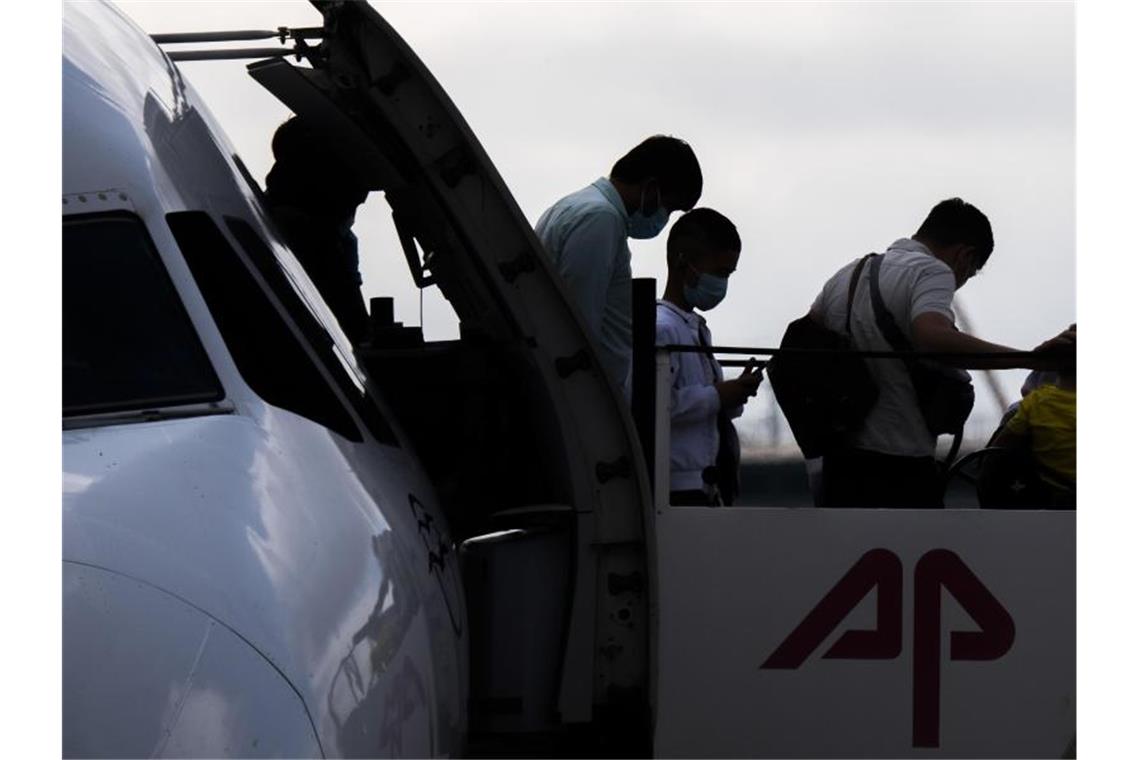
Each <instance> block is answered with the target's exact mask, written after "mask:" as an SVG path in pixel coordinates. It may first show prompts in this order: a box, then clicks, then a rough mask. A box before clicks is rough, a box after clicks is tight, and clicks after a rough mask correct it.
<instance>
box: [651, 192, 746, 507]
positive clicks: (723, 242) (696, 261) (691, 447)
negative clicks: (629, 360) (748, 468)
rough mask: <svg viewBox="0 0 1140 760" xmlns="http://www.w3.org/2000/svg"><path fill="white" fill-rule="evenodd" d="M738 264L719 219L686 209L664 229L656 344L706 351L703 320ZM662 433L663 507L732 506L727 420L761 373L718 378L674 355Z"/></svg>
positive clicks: (735, 459) (732, 434)
mask: <svg viewBox="0 0 1140 760" xmlns="http://www.w3.org/2000/svg"><path fill="white" fill-rule="evenodd" d="M739 259H740V235H739V234H737V232H736V227H735V226H734V225H733V224H732V222H730V221H729V220H728V219H727V218H726V217H725V216H723V215H722V214H719V213H717V212H716V211H713V210H712V209H708V208H697V209H693V210H692V211H690V212H689V213H687V214H685V215H684V216H682V217H681V218H680V219H678V220H677V223H676V224H674V225H673V229H672V230H670V231H669V241H668V243H667V260H668V264H669V277H668V279H667V280H666V282H665V294H664V297H663V298H662V299H661V300H660V301H658V302H657V345H659V346H666V345H686V346H696V345H704V346H711V345H712V344H713V343H712V336H711V335H710V334H709V330H708V327H707V326H706V325H705V320H704V317H702V316H700V315H699V314H695V313H694V312H693V309H700V310H701V311H708V310H709V309H712V308H714V307H715V306H716V305H717V304H719V303H720V302H721V300H723V298H724V296H725V293H726V292H727V291H728V278H729V276H730V275H731V274H732V273H733V272H734V271H735V270H736V263H737V261H738V260H739ZM669 372H670V374H671V376H672V390H671V395H670V403H669V410H670V418H671V424H670V428H669V429H670V433H669V491H670V494H669V503H670V504H672V505H674V506H719V505H721V504H731V503H732V500H733V497H734V495H735V494H734V492H733V485H734V484H735V483H736V482H737V469H738V468H739V465H740V462H739V445H738V443H737V441H736V431H735V429H734V428H733V426H732V422H731V420H732V419H733V418H736V417H739V416H740V415H741V413H742V412H743V411H744V404H745V402H747V401H748V398H749V397H750V396H754V395H756V389H757V387H758V386H759V385H760V381H761V379H762V376H761V374H760V371H759V370H751V369H748V370H745V372H744V373H743V374H742V375H741V376H740V377H738V378H735V379H733V380H725V379H724V373H723V371H722V370H721V366H720V363H719V362H717V360H716V358H715V357H713V356H712V355H711V354H700V353H680V352H673V353H672V354H670V356H669Z"/></svg>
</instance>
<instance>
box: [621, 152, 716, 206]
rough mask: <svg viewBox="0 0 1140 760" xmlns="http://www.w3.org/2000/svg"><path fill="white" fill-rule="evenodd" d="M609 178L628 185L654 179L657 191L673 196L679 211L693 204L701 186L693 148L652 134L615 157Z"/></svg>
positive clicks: (699, 195)
mask: <svg viewBox="0 0 1140 760" xmlns="http://www.w3.org/2000/svg"><path fill="white" fill-rule="evenodd" d="M610 177H611V178H612V179H618V180H621V181H622V182H631V183H638V182H643V181H645V180H647V179H656V180H657V181H658V182H659V183H661V192H662V193H665V194H667V195H671V196H674V197H676V198H677V200H678V201H679V202H680V204H681V208H682V209H691V208H692V207H693V206H695V205H697V201H698V200H699V199H700V197H701V189H702V187H703V185H704V178H703V177H702V176H701V165H700V164H699V163H698V162H697V156H696V154H695V153H693V149H692V148H690V147H689V144H688V143H687V142H685V141H684V140H681V139H678V138H676V137H668V136H666V135H654V136H653V137H650V138H648V139H646V140H645V141H643V142H642V143H641V144H640V145H638V146H637V147H636V148H634V149H633V150H631V151H630V152H629V153H626V154H625V155H624V156H622V157H621V158H619V159H618V161H617V163H616V164H614V168H613V169H611V170H610Z"/></svg>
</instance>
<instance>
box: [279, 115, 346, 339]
mask: <svg viewBox="0 0 1140 760" xmlns="http://www.w3.org/2000/svg"><path fill="white" fill-rule="evenodd" d="M272 147H273V158H274V161H275V162H274V164H273V168H272V169H270V171H269V174H268V176H267V177H266V179H265V186H266V188H265V197H266V202H267V205H268V207H269V212H270V214H271V215H272V217H273V221H274V223H275V224H276V225H277V227H278V229H279V230H280V232H281V234H282V236H283V237H284V238H285V242H286V243H287V244H288V245H289V247H290V248H291V249H292V251H293V253H294V255H296V257H297V260H298V261H299V262H300V263H301V266H303V267H304V268H305V272H306V273H307V274H308V275H309V278H310V279H311V280H312V281H313V284H314V285H315V286H316V288H317V290H318V291H320V294H321V297H322V298H323V299H324V301H325V303H326V304H328V306H329V308H330V309H332V312H333V315H334V316H336V318H337V321H338V322H339V323H340V326H341V329H342V330H344V333H345V335H347V336H348V338H349V339H350V340H351V341H352V342H353V343H359V342H361V341H362V340H364V339H365V338H366V337H367V333H368V311H367V309H366V307H365V305H364V297H363V296H362V295H361V292H360V286H361V283H362V279H361V277H360V259H359V255H358V253H357V243H356V235H354V234H353V232H352V224H353V222H354V221H355V218H356V209H357V207H358V206H359V205H360V204H361V203H363V202H364V200H365V198H367V197H368V190H367V189H366V188H364V187H363V186H362V185H361V183H360V181H359V180H357V179H356V178H355V177H354V176H353V173H352V171H351V170H350V169H349V168H348V167H346V166H345V165H344V164H343V163H342V162H341V161H340V159H338V158H337V157H336V156H335V155H334V154H333V152H332V151H331V150H329V149H328V148H327V147H326V146H325V145H324V144H323V143H322V142H321V140H320V138H319V137H317V136H316V135H314V134H313V133H312V132H311V131H310V130H309V129H307V128H306V127H305V125H304V124H302V123H301V121H300V120H299V119H298V118H297V117H295V116H294V117H292V118H290V119H289V120H288V121H286V122H285V123H283V124H282V125H281V126H280V127H278V128H277V131H276V132H275V133H274V135H273V146H272Z"/></svg>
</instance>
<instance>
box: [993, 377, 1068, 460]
mask: <svg viewBox="0 0 1140 760" xmlns="http://www.w3.org/2000/svg"><path fill="white" fill-rule="evenodd" d="M1005 427H1006V430H1008V431H1009V432H1011V433H1014V434H1016V435H1028V436H1029V445H1030V449H1031V450H1032V452H1033V458H1034V459H1035V460H1037V463H1038V464H1040V465H1041V466H1043V467H1045V468H1046V469H1048V470H1051V471H1052V472H1055V473H1057V474H1058V475H1062V476H1064V477H1065V478H1068V479H1069V480H1070V481H1072V482H1076V480H1077V392H1076V391H1070V390H1064V389H1062V388H1058V387H1057V386H1055V385H1043V386H1041V387H1040V388H1038V389H1037V390H1035V391H1033V392H1032V393H1030V394H1029V395H1028V396H1026V397H1025V398H1023V399H1022V400H1021V406H1019V407H1018V409H1017V413H1016V414H1014V415H1013V418H1012V419H1010V421H1009V422H1007V423H1006V425H1005Z"/></svg>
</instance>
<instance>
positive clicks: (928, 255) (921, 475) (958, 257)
mask: <svg viewBox="0 0 1140 760" xmlns="http://www.w3.org/2000/svg"><path fill="white" fill-rule="evenodd" d="M993 247H994V242H993V231H992V229H991V227H990V223H989V220H988V219H987V218H986V216H985V214H983V213H982V212H981V211H979V210H978V209H977V208H975V207H974V206H972V205H970V204H969V203H966V202H965V201H963V200H961V199H960V198H951V199H949V200H945V201H942V202H941V203H938V204H937V205H936V206H934V208H933V209H931V211H930V213H929V215H928V216H927V218H926V220H925V221H924V222H923V223H922V225H921V226H920V227H919V229H918V231H917V232H915V233H914V235H913V236H912V237H910V238H901V239H899V240H897V241H895V242H894V243H893V244H891V246H890V247H888V248H887V250H886V252H885V253H884V254H881V255H878V256H876V257H872V258H871V259H870V264H869V265H868V266H866V267H863V271H862V274H861V276H860V279H859V280H858V282H857V283H856V288H855V289H854V290H852V291H851V292H852V293H853V295H852V298H851V300H852V307H851V321H850V334H851V340H852V343H853V347H854V348H856V349H860V350H876V351H889V350H899V349H898V344H899V343H900V341H899V340H895V341H891V340H890V338H889V337H888V335H887V334H886V333H884V330H885V329H886V330H887V332H890V329H889V328H891V327H892V325H893V326H894V328H893V329H894V331H895V333H896V336H901V338H902V341H901V342H902V343H904V344H905V345H909V346H910V347H912V348H913V349H914V350H918V351H932V352H941V353H961V354H969V355H971V356H964V357H962V358H961V359H952V360H951V359H946V360H943V361H941V362H938V363H937V364H934V363H923V364H922V366H924V367H929V369H927V372H939V373H945V372H947V370H953V369H1013V368H1018V367H1024V368H1027V369H1054V368H1058V367H1060V366H1061V365H1062V364H1063V363H1065V362H1067V361H1075V355H1076V333H1075V331H1073V332H1070V331H1064V332H1062V333H1060V334H1059V335H1057V336H1056V337H1054V338H1052V339H1050V340H1048V341H1046V342H1044V343H1042V344H1041V345H1039V346H1038V347H1037V348H1036V349H1034V351H1033V352H1032V353H1033V356H1032V357H1031V358H1029V359H1018V358H1011V357H993V358H990V357H986V356H978V355H979V354H981V355H984V354H994V353H1005V352H1011V351H1013V349H1011V348H1007V347H1005V346H1001V345H998V344H995V343H990V342H987V341H984V340H981V339H979V338H975V337H973V336H971V335H967V334H965V333H962V332H959V331H958V329H957V328H956V327H955V326H954V313H953V311H952V310H951V308H950V306H951V301H952V300H953V297H954V292H955V291H956V290H957V289H958V288H961V287H962V286H963V285H965V284H966V282H967V281H969V280H970V279H971V278H972V277H973V276H974V275H976V274H977V273H978V271H979V270H980V269H981V268H982V267H983V266H984V265H985V264H986V262H987V261H988V260H989V258H990V254H991V253H992V251H993ZM876 260H877V261H878V263H877V264H876V263H875V262H876ZM859 261H860V260H856V261H853V262H851V263H849V264H847V265H846V266H844V267H843V268H842V269H840V270H839V271H838V272H837V273H836V274H835V275H833V276H832V277H831V278H830V279H829V280H828V281H827V283H826V284H825V285H824V287H823V290H822V291H821V292H820V294H819V295H818V297H817V298H816V300H815V302H814V303H813V305H812V307H811V311H810V315H811V318H812V319H813V320H815V321H816V322H818V323H820V324H822V325H824V326H825V327H827V328H828V329H830V330H834V331H836V332H839V331H842V330H844V325H845V318H846V314H847V301H848V293H849V285H850V282H849V281H850V278H851V276H852V272H853V271H855V269H856V267H857V266H858V265H859ZM876 304H877V306H876ZM915 364H918V363H917V362H912V363H909V364H908V363H906V362H904V361H902V360H898V359H885V360H869V361H867V367H868V369H869V371H870V373H871V375H872V377H873V378H874V381H875V384H876V385H877V387H878V398H877V400H875V402H874V404H873V406H872V407H871V409H870V412H869V413H868V414H867V416H866V418H865V419H864V421H863V423H862V426H861V428H860V429H859V430H857V431H856V432H854V433H853V434H849V435H848V437H847V439H846V441H845V442H844V444H843V445H842V446H839V447H836V448H833V449H832V450H830V451H829V452H827V453H825V454H824V457H823V482H822V494H821V500H820V501H821V506H825V507H904V508H905V507H941V506H942V476H941V471H940V468H939V467H938V465H937V463H936V461H935V459H934V448H935V442H936V439H937V432H947V431H945V430H939V429H938V428H937V427H936V424H937V423H941V422H943V421H944V420H937V421H936V418H938V417H940V416H941V417H945V416H946V414H947V410H946V409H945V408H938V406H937V402H936V400H935V399H936V398H937V397H936V396H935V395H934V393H932V392H931V391H930V390H929V389H930V387H931V386H930V385H929V384H927V383H924V384H923V393H922V395H920V394H919V393H917V392H916V390H915V380H916V378H918V375H916V374H915V370H914V368H913V366H912V365H915ZM945 376H946V377H948V378H949V380H947V381H946V384H944V385H943V389H945V388H946V387H947V385H950V384H954V385H951V392H952V393H957V392H958V388H959V387H960V385H961V383H962V382H963V381H962V380H961V378H960V377H959V378H958V379H955V376H953V375H949V374H946V375H945ZM927 377H930V375H927ZM942 398H944V399H945V398H947V396H946V395H943V396H942ZM970 401H971V405H972V392H971V393H970ZM968 411H969V407H968V406H966V407H965V412H966V413H968ZM961 420H962V421H964V415H963V416H962V417H961ZM959 427H960V425H959ZM936 431H937V432H936Z"/></svg>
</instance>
